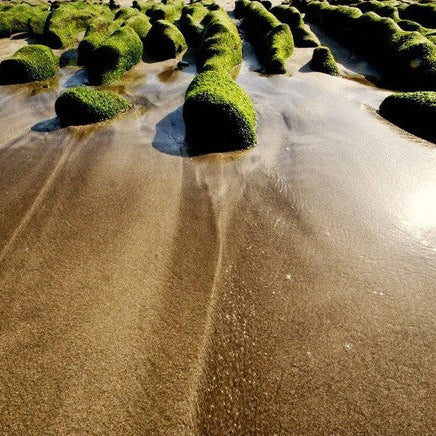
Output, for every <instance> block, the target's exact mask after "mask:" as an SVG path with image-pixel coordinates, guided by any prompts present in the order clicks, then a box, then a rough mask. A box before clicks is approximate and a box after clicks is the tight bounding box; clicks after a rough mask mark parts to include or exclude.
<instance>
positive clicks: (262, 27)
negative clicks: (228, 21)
mask: <svg viewBox="0 0 436 436" xmlns="http://www.w3.org/2000/svg"><path fill="white" fill-rule="evenodd" d="M242 27H243V30H244V31H245V32H246V33H247V36H248V38H249V40H250V41H251V42H252V44H253V46H254V50H255V52H256V55H257V57H258V58H259V61H260V62H261V63H262V65H263V67H264V69H265V72H266V73H268V74H282V73H285V72H286V68H285V62H286V59H287V58H288V57H289V56H291V54H292V53H293V52H294V38H293V36H292V33H291V30H290V28H289V26H288V25H287V24H282V23H281V22H280V21H279V20H278V19H277V18H276V17H275V16H274V15H273V14H272V13H271V12H269V11H267V10H266V9H265V7H264V6H263V5H262V4H261V3H259V2H251V3H250V4H249V5H248V6H247V7H246V8H245V11H244V16H243V21H242Z"/></svg>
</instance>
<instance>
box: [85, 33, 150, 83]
mask: <svg viewBox="0 0 436 436" xmlns="http://www.w3.org/2000/svg"><path fill="white" fill-rule="evenodd" d="M141 56H142V42H141V39H140V38H139V36H138V35H137V34H136V32H135V31H134V30H133V29H131V28H130V27H127V26H126V27H123V28H121V29H119V30H117V31H115V32H114V33H113V34H112V35H111V36H110V37H109V38H107V39H106V40H105V41H104V42H103V43H102V44H101V45H100V47H98V48H97V49H96V50H95V52H94V55H93V56H92V58H91V60H90V62H89V64H88V77H89V81H90V83H91V84H94V85H101V84H105V83H111V82H114V81H115V80H117V79H119V78H120V77H121V76H122V75H123V74H124V73H126V72H127V71H128V70H130V69H131V68H132V67H133V66H135V65H136V64H137V63H138V62H140V60H141Z"/></svg>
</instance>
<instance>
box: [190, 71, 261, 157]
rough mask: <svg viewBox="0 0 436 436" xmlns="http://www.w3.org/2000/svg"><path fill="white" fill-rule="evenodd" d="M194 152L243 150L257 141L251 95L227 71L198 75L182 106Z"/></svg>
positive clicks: (207, 72)
mask: <svg viewBox="0 0 436 436" xmlns="http://www.w3.org/2000/svg"><path fill="white" fill-rule="evenodd" d="M183 118H184V120H185V125H186V143H187V145H188V148H189V151H190V152H191V153H214V152H224V151H231V150H240V149H245V148H249V147H252V146H253V145H255V143H256V112H255V109H254V106H253V103H252V102H251V100H250V98H249V97H248V96H247V94H246V93H245V92H244V91H243V89H242V88H241V87H240V86H239V85H237V84H236V83H235V82H234V81H233V80H232V79H231V78H230V76H229V75H228V74H227V73H221V72H216V71H206V72H204V73H200V74H197V76H196V77H195V78H194V80H193V81H192V82H191V84H190V85H189V87H188V90H187V91H186V96H185V104H184V106H183Z"/></svg>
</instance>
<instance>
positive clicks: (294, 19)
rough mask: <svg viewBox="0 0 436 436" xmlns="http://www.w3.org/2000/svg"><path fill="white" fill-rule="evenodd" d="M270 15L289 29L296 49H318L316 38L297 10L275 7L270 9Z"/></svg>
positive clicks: (287, 7)
mask: <svg viewBox="0 0 436 436" xmlns="http://www.w3.org/2000/svg"><path fill="white" fill-rule="evenodd" d="M271 13H272V14H273V15H275V16H276V17H277V18H278V19H279V20H280V21H281V22H282V23H285V24H287V25H288V26H289V27H290V29H291V32H292V35H293V37H294V43H295V46H296V47H318V46H319V45H320V43H319V40H318V38H317V37H316V36H315V35H314V33H313V32H312V31H311V30H310V29H309V28H308V26H307V25H306V24H305V23H304V21H303V17H302V15H301V13H300V11H299V10H298V9H297V8H294V7H292V6H290V7H289V6H275V7H274V8H272V9H271Z"/></svg>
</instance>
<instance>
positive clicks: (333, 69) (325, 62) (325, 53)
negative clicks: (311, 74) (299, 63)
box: [310, 46, 341, 76]
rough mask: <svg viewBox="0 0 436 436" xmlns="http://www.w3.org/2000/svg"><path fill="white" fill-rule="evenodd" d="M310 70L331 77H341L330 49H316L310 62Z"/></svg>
mask: <svg viewBox="0 0 436 436" xmlns="http://www.w3.org/2000/svg"><path fill="white" fill-rule="evenodd" d="M310 68H311V69H312V70H314V71H319V72H320V73H325V74H329V75H330V76H340V75H341V73H340V71H339V68H338V66H337V64H336V61H335V58H334V56H333V54H332V52H331V51H330V49H329V48H328V47H323V46H321V47H316V48H315V50H314V51H313V56H312V59H311V61H310Z"/></svg>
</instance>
